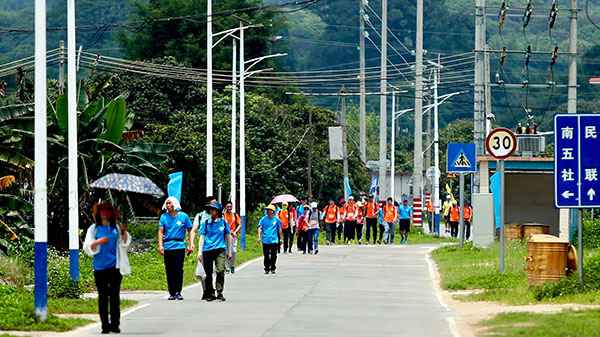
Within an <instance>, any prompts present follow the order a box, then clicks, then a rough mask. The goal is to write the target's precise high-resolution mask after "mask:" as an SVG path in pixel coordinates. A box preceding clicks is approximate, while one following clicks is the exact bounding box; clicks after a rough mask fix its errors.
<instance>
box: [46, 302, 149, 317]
mask: <svg viewBox="0 0 600 337" xmlns="http://www.w3.org/2000/svg"><path fill="white" fill-rule="evenodd" d="M137 303H138V302H137V301H134V300H126V299H121V310H122V309H125V308H129V307H132V306H134V305H136V304H137ZM48 311H49V312H51V313H53V314H95V313H97V312H98V301H97V300H96V299H73V298H50V299H48Z"/></svg>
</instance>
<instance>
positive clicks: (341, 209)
mask: <svg viewBox="0 0 600 337" xmlns="http://www.w3.org/2000/svg"><path fill="white" fill-rule="evenodd" d="M345 206H346V200H344V198H343V197H340V200H339V206H338V225H337V239H338V241H342V232H343V231H344V222H345V221H346V208H345Z"/></svg>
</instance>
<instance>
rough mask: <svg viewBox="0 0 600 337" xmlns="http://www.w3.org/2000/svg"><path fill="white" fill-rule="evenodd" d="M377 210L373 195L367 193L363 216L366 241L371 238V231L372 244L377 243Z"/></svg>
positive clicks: (377, 206)
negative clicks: (367, 198)
mask: <svg viewBox="0 0 600 337" xmlns="http://www.w3.org/2000/svg"><path fill="white" fill-rule="evenodd" d="M378 211H379V205H378V204H377V201H375V197H374V196H373V195H369V200H367V203H366V206H365V218H366V222H367V229H366V231H367V233H366V234H367V243H369V240H370V239H371V232H373V244H375V243H377V227H378V226H377V212H378Z"/></svg>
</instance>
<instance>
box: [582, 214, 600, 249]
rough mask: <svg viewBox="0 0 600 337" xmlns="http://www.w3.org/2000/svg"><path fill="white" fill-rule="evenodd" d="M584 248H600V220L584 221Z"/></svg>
mask: <svg viewBox="0 0 600 337" xmlns="http://www.w3.org/2000/svg"><path fill="white" fill-rule="evenodd" d="M583 246H584V247H586V248H600V220H589V219H588V220H584V221H583Z"/></svg>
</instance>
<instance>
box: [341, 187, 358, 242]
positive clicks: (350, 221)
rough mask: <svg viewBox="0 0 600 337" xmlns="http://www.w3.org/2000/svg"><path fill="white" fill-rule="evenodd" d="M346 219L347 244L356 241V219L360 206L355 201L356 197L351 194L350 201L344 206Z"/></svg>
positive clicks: (345, 234)
mask: <svg viewBox="0 0 600 337" xmlns="http://www.w3.org/2000/svg"><path fill="white" fill-rule="evenodd" d="M344 212H345V215H346V217H345V221H344V240H345V241H346V244H350V242H352V241H354V236H355V232H354V231H355V228H356V220H357V218H358V206H357V205H356V203H355V202H354V197H352V196H350V197H349V198H348V202H347V203H346V205H345V206H344Z"/></svg>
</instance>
